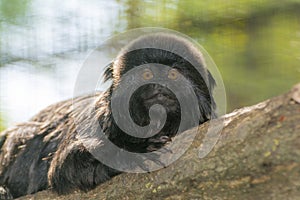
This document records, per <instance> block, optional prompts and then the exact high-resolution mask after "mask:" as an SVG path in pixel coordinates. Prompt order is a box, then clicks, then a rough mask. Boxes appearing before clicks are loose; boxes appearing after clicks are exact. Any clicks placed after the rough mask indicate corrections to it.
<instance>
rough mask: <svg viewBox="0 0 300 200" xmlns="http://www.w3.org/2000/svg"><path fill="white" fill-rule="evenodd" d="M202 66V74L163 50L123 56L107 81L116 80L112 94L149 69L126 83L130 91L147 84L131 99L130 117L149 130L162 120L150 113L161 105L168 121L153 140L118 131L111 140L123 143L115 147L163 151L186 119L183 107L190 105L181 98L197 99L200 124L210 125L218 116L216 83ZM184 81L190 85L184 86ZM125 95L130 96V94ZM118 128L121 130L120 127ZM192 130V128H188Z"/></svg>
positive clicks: (184, 61)
mask: <svg viewBox="0 0 300 200" xmlns="http://www.w3.org/2000/svg"><path fill="white" fill-rule="evenodd" d="M198 64H199V67H200V69H201V70H203V72H202V74H200V73H199V72H198V71H197V69H195V67H194V66H193V65H192V64H191V63H190V62H189V61H188V60H186V59H185V58H183V57H181V56H179V55H177V54H175V53H172V52H170V51H166V50H162V49H155V48H143V49H137V50H133V51H129V52H126V53H123V54H121V55H120V56H119V57H118V59H117V61H116V62H115V63H114V64H113V67H112V68H111V71H110V72H111V74H106V76H107V77H111V78H112V79H113V85H112V87H111V91H112V92H115V91H117V90H123V89H122V88H121V87H120V85H121V83H122V81H123V80H124V79H126V78H125V76H127V75H128V74H131V73H132V70H135V69H139V68H140V67H141V66H143V65H146V67H144V68H141V70H138V73H133V75H132V74H131V76H132V77H131V78H129V79H127V80H126V81H125V82H126V84H129V86H128V87H127V88H130V87H131V86H130V84H132V87H135V85H136V84H137V83H143V84H140V85H139V87H136V88H135V91H134V92H133V93H132V95H131V96H130V101H129V107H128V108H127V109H128V110H129V113H130V116H129V117H130V118H131V119H132V121H133V122H134V123H135V124H136V125H138V126H141V127H143V126H147V125H149V124H150V122H151V120H152V118H153V117H154V118H155V117H157V118H158V119H160V115H162V111H161V110H159V109H158V110H154V111H153V110H152V117H151V116H150V113H149V111H150V109H151V107H153V106H154V105H160V106H161V108H163V109H164V111H165V114H166V120H165V123H164V125H163V127H162V128H161V129H160V131H159V132H158V133H157V134H156V135H154V136H151V137H149V138H143V137H141V138H139V137H134V136H132V135H130V134H127V133H125V132H123V131H121V129H118V130H119V131H116V132H117V134H115V135H113V136H112V137H111V138H122V140H121V142H120V140H119V139H115V142H114V143H115V144H116V143H118V144H117V145H118V146H120V147H125V148H126V149H127V150H130V151H135V152H148V151H153V150H156V149H159V148H161V147H162V146H163V145H164V144H165V143H166V142H168V141H170V140H171V138H172V137H173V136H174V135H176V134H177V130H178V128H179V125H180V122H181V119H182V116H181V114H182V106H183V104H188V103H186V102H188V101H185V102H183V103H182V102H180V101H179V99H180V97H182V98H181V99H189V97H190V96H191V97H192V96H195V97H196V101H194V102H193V103H192V104H195V105H192V107H193V106H194V108H195V106H196V107H197V109H198V110H199V114H200V116H199V124H200V123H203V122H205V121H207V120H208V119H209V118H210V117H211V116H212V115H213V113H214V101H213V99H212V97H211V94H210V89H211V87H212V86H211V85H213V79H211V80H212V82H209V78H208V73H207V71H206V69H205V70H204V66H203V63H202V61H201V60H199V61H198ZM147 66H150V67H147ZM164 66H165V67H164ZM107 72H109V71H107ZM183 79H185V80H187V81H185V82H181V80H183ZM128 80H129V81H128ZM185 86H186V87H185ZM123 92H124V91H123ZM123 95H125V96H126V92H125V93H123ZM121 98H122V95H121ZM120 102H122V101H120ZM125 105H126V104H124V106H125ZM185 106H186V105H185ZM187 112H189V111H187ZM191 113H192V112H191ZM122 117H123V118H126V117H128V116H121V118H122ZM158 124H159V123H158ZM126 125H127V124H126ZM116 126H118V124H117V123H116ZM128 126H130V124H128ZM188 128H191V127H186V129H188ZM186 129H185V130H186ZM117 135H118V136H117ZM141 135H142V134H141Z"/></svg>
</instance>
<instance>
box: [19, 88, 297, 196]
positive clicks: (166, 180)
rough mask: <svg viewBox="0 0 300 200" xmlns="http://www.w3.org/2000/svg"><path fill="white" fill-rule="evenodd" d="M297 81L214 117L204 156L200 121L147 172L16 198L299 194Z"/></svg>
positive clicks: (202, 130) (122, 175)
mask: <svg viewBox="0 0 300 200" xmlns="http://www.w3.org/2000/svg"><path fill="white" fill-rule="evenodd" d="M298 97H300V85H297V86H295V87H294V88H293V89H292V90H291V91H290V92H288V93H287V94H284V95H281V96H279V97H275V98H272V99H269V100H267V101H265V102H262V103H259V104H257V105H255V106H251V107H247V108H242V109H239V110H236V111H234V112H233V113H230V114H227V115H225V116H223V117H222V118H221V119H217V120H215V121H214V123H217V124H218V123H224V125H225V126H224V128H223V130H222V132H221V135H220V137H219V140H218V142H217V144H216V145H215V147H214V148H213V150H212V151H211V152H210V153H209V154H208V155H207V156H206V157H204V158H202V159H200V158H199V157H198V152H199V146H200V145H201V142H202V140H203V135H204V133H205V132H206V130H207V128H208V126H209V123H206V124H204V125H202V126H200V127H199V128H198V129H192V130H189V131H198V134H197V136H196V138H195V140H194V142H193V144H192V145H191V147H190V148H189V150H188V151H187V152H186V153H185V154H184V155H183V156H182V157H181V158H180V159H178V160H177V161H176V162H174V163H173V164H171V165H170V166H168V167H166V168H164V169H161V170H158V171H155V172H151V173H148V174H126V173H124V174H121V175H119V176H117V177H115V178H113V179H112V180H110V181H108V182H106V183H104V184H102V185H99V186H98V187H97V188H96V189H94V190H92V191H90V192H87V193H84V192H80V191H75V192H74V193H72V194H69V195H65V196H57V195H56V194H54V193H52V192H51V191H42V192H39V193H37V194H35V195H29V196H26V197H22V198H20V199H51V200H54V199H70V200H71V199H72V200H73V199H300V100H299V98H298Z"/></svg>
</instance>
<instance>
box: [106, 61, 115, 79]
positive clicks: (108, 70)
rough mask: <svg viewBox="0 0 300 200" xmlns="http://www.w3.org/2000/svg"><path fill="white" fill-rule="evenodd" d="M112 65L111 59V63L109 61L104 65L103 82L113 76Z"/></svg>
mask: <svg viewBox="0 0 300 200" xmlns="http://www.w3.org/2000/svg"><path fill="white" fill-rule="evenodd" d="M113 66H114V62H113V61H112V62H111V63H109V64H108V65H106V67H105V68H106V69H105V71H104V73H103V79H104V80H103V82H106V81H108V80H110V79H112V78H113Z"/></svg>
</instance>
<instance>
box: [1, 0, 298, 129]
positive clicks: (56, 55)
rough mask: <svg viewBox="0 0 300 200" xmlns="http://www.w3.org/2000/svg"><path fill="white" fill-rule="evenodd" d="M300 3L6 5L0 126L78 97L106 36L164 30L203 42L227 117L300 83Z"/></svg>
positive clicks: (29, 0)
mask: <svg viewBox="0 0 300 200" xmlns="http://www.w3.org/2000/svg"><path fill="white" fill-rule="evenodd" d="M299 10H300V1H299V0H285V1H274V0H264V1H262V0H248V1H242V0H228V1H222V0H201V1H196V0H161V1H153V0H144V1H142V0H109V1H108V0H89V1H84V0H68V1H62V0H51V1H43V0H1V1H0V129H3V128H5V127H7V126H10V125H12V124H14V123H17V122H22V121H25V120H28V119H29V118H30V117H31V116H33V115H34V114H35V113H37V112H38V111H39V110H40V109H42V108H44V107H45V106H47V105H49V104H51V103H54V102H57V101H60V100H63V99H67V98H70V97H72V94H73V88H74V84H75V80H76V76H77V73H78V71H79V69H80V66H81V64H82V62H83V61H84V59H85V58H86V57H87V55H88V54H89V53H90V52H91V51H92V50H93V49H94V48H95V47H97V46H98V45H100V44H101V43H102V42H103V41H104V40H105V39H107V38H108V37H110V36H112V35H114V34H117V33H120V32H123V31H126V30H128V29H132V28H138V27H149V26H155V27H165V28H170V29H174V30H176V31H179V32H182V33H184V34H186V35H188V36H190V37H192V38H193V39H195V40H196V41H198V43H200V44H201V45H202V46H203V47H204V48H205V49H206V50H207V51H208V53H209V54H210V56H211V57H212V59H213V60H214V61H215V63H216V65H217V66H218V68H219V70H220V73H221V75H222V77H223V80H224V84H225V87H226V93H227V103H228V105H227V112H230V111H232V110H234V109H236V108H240V107H243V106H248V105H252V104H255V103H257V102H260V101H262V100H265V99H267V98H270V97H273V96H276V95H279V94H281V93H283V92H285V91H288V90H289V89H290V88H291V86H292V85H293V84H295V83H297V82H300V12H299Z"/></svg>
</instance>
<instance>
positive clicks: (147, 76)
mask: <svg viewBox="0 0 300 200" xmlns="http://www.w3.org/2000/svg"><path fill="white" fill-rule="evenodd" d="M152 78H153V73H152V71H151V70H150V69H146V70H145V71H144V73H143V79H145V80H150V79H152Z"/></svg>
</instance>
